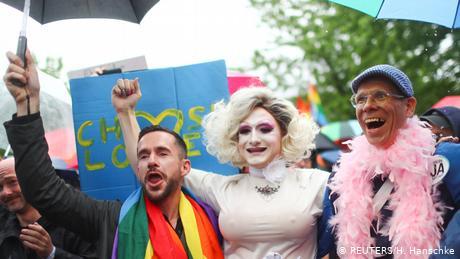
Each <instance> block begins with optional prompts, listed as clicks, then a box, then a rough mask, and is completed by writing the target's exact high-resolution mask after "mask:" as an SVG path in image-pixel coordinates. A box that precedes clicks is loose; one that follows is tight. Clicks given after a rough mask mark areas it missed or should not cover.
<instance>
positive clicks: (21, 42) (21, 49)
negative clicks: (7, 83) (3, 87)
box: [12, 0, 30, 86]
mask: <svg viewBox="0 0 460 259" xmlns="http://www.w3.org/2000/svg"><path fill="white" fill-rule="evenodd" d="M29 11H30V0H25V1H24V14H23V16H22V28H21V31H20V32H19V39H18V48H17V51H16V55H17V56H18V57H19V58H20V59H21V61H22V64H23V67H24V68H26V66H27V63H26V49H27V36H26V31H27V18H29ZM12 82H13V84H15V85H17V86H24V83H23V82H21V81H19V80H17V79H13V80H12Z"/></svg>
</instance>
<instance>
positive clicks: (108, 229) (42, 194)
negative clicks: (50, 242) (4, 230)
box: [4, 113, 121, 259]
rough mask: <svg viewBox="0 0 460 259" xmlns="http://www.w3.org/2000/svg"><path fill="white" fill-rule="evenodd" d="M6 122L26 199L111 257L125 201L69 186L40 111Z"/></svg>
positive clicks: (101, 252) (101, 255)
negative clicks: (53, 153)
mask: <svg viewBox="0 0 460 259" xmlns="http://www.w3.org/2000/svg"><path fill="white" fill-rule="evenodd" d="M4 125H5V128H6V132H7V135H8V141H9V143H10V144H11V148H12V149H13V151H14V157H15V162H16V175H17V177H18V180H19V184H20V186H21V190H22V193H23V195H24V197H25V198H26V200H27V201H28V202H29V203H30V204H31V205H32V206H33V207H34V208H36V209H37V210H38V211H39V212H40V214H41V215H42V216H44V217H45V218H46V219H48V220H49V221H51V222H53V223H56V224H58V225H60V226H62V227H65V228H66V229H68V230H70V231H72V232H74V233H76V234H78V235H80V236H81V237H82V238H84V239H85V240H86V241H88V242H90V243H92V244H94V245H95V246H96V250H97V257H98V258H101V259H104V258H110V257H111V254H112V246H113V240H114V236H115V231H116V228H117V225H118V217H119V214H120V208H121V203H120V202H118V201H98V200H95V199H92V198H90V197H88V196H87V195H86V194H84V193H82V192H80V191H78V190H75V189H73V188H71V187H68V186H66V184H65V183H64V181H63V180H62V179H60V178H59V177H58V176H57V175H56V173H55V171H54V168H53V167H52V165H51V160H50V158H49V156H48V145H47V143H46V140H45V136H44V134H45V132H44V129H43V123H42V119H41V117H40V114H39V113H36V114H32V115H29V116H24V117H14V116H13V120H11V121H8V122H5V124H4Z"/></svg>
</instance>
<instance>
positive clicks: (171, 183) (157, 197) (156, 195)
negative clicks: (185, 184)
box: [144, 178, 180, 204]
mask: <svg viewBox="0 0 460 259" xmlns="http://www.w3.org/2000/svg"><path fill="white" fill-rule="evenodd" d="M164 180H165V181H166V186H165V188H164V189H163V191H160V192H158V191H154V192H153V193H152V191H148V190H147V188H145V186H144V190H145V193H146V195H147V198H148V199H149V200H150V201H151V202H153V203H155V204H158V203H161V202H162V201H164V200H165V199H166V198H168V197H169V196H170V195H171V194H172V193H173V192H174V191H175V190H176V189H177V187H178V186H179V184H180V180H178V179H174V178H169V179H164Z"/></svg>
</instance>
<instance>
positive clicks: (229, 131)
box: [203, 87, 319, 167]
mask: <svg viewBox="0 0 460 259" xmlns="http://www.w3.org/2000/svg"><path fill="white" fill-rule="evenodd" d="M258 107H261V108H264V109H265V110H266V111H268V112H269V113H270V114H271V115H272V116H273V117H274V118H275V120H276V121H277V122H278V124H279V126H280V128H281V131H282V134H283V138H282V140H281V141H282V145H281V147H282V148H281V150H282V151H281V153H282V154H281V155H282V158H283V159H284V160H286V161H287V162H291V163H294V162H297V161H298V160H300V159H302V158H305V157H308V156H309V154H310V151H311V150H312V149H314V148H315V144H314V139H315V137H316V135H317V134H318V132H319V128H318V126H317V125H316V123H314V122H313V121H312V120H311V119H309V118H307V116H306V115H305V114H301V113H299V112H298V110H297V109H296V108H295V107H294V105H293V104H292V103H291V102H289V101H287V100H285V99H283V98H278V97H276V95H275V93H273V92H272V91H271V90H270V89H268V88H266V87H249V88H243V89H240V90H238V91H237V92H235V93H234V94H233V95H232V96H231V97H230V101H229V102H228V104H225V102H224V101H220V102H218V103H217V104H215V106H214V111H213V112H211V113H209V114H208V115H207V116H205V118H204V119H203V128H204V144H205V145H206V149H207V151H208V152H209V153H210V154H212V155H214V156H215V157H217V159H219V161H220V162H221V163H229V162H230V163H231V164H232V165H234V166H236V167H243V166H247V163H246V161H245V160H244V158H243V157H242V156H241V155H240V154H239V152H238V128H239V125H240V123H241V122H242V121H243V120H244V119H245V118H246V117H248V116H249V114H250V113H251V112H252V111H253V110H254V109H255V108H258Z"/></svg>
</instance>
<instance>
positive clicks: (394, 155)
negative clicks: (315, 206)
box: [330, 65, 443, 258]
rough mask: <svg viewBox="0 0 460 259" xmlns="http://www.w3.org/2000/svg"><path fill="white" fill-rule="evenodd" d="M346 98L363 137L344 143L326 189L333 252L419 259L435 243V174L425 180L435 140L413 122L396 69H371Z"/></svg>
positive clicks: (410, 100)
mask: <svg viewBox="0 0 460 259" xmlns="http://www.w3.org/2000/svg"><path fill="white" fill-rule="evenodd" d="M352 91H353V96H352V97H351V103H352V105H353V106H354V107H355V109H356V117H357V119H358V121H359V124H360V126H361V128H362V130H363V133H364V134H363V136H359V137H356V138H355V139H353V140H352V141H350V142H349V146H350V149H351V152H350V153H345V154H343V155H342V157H341V159H340V161H339V166H338V167H337V168H335V174H334V176H333V178H332V179H331V182H330V188H331V192H332V196H331V198H332V202H333V204H334V207H335V209H336V211H335V213H336V214H335V216H334V217H333V218H332V220H331V224H332V225H333V226H334V231H335V235H336V241H337V242H336V243H337V253H338V254H339V256H341V257H346V258H363V257H364V258H372V257H379V258H382V257H383V258H393V257H394V258H410V257H418V258H420V257H421V258H427V257H428V256H429V254H428V253H423V252H421V251H429V249H436V248H438V245H439V240H440V237H441V225H442V224H443V217H442V212H441V211H440V208H441V207H442V206H441V204H440V203H439V202H438V201H437V199H436V198H435V197H437V193H438V191H437V190H436V188H433V185H434V184H435V183H436V182H437V181H439V180H440V179H441V178H442V176H443V175H439V176H438V178H435V179H433V177H432V171H433V169H432V168H433V165H434V163H435V162H436V161H437V160H436V157H435V156H434V155H433V154H434V152H435V140H434V139H433V138H432V134H431V132H430V130H429V129H427V128H426V127H424V125H423V123H422V122H420V121H419V119H418V118H417V117H416V116H414V111H415V106H416V103H417V102H416V99H415V97H414V91H413V88H412V84H411V82H410V80H409V78H408V77H407V76H406V75H405V74H404V73H403V72H402V71H400V70H399V69H397V68H395V67H393V66H390V65H377V66H374V67H371V68H368V69H366V70H365V71H363V72H362V73H361V74H359V75H358V76H357V77H356V78H355V79H354V80H353V82H352ZM423 249H425V250H423ZM418 252H421V253H418ZM417 253H418V254H417Z"/></svg>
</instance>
